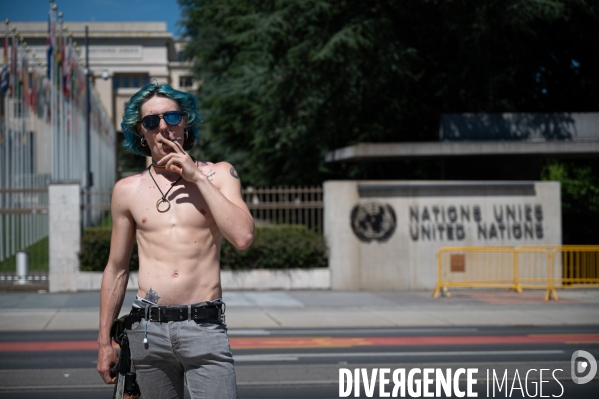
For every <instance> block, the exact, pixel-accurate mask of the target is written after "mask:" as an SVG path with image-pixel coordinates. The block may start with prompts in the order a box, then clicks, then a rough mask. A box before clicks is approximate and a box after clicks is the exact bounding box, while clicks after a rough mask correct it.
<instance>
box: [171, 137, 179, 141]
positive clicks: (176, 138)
mask: <svg viewBox="0 0 599 399" xmlns="http://www.w3.org/2000/svg"><path fill="white" fill-rule="evenodd" d="M177 140H181V137H175V138H174V139H171V141H177Z"/></svg>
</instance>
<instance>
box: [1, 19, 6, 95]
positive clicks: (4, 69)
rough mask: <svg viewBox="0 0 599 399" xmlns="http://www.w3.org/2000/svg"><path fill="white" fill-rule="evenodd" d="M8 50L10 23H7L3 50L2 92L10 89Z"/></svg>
mask: <svg viewBox="0 0 599 399" xmlns="http://www.w3.org/2000/svg"><path fill="white" fill-rule="evenodd" d="M7 50H8V25H6V32H4V51H3V52H2V74H1V75H0V93H2V94H4V93H6V91H7V90H8V57H7V56H6V52H7Z"/></svg>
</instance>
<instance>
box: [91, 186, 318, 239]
mask: <svg viewBox="0 0 599 399" xmlns="http://www.w3.org/2000/svg"><path fill="white" fill-rule="evenodd" d="M241 193H242V197H243V200H244V201H245V203H246V204H247V205H248V208H249V209H250V212H251V213H252V216H253V217H254V219H255V220H256V223H257V224H303V225H305V226H306V227H308V228H309V229H310V230H312V231H314V232H316V233H318V234H322V187H276V188H267V187H262V188H254V187H248V188H245V189H242V191H241ZM81 195H82V196H83V197H86V196H88V195H89V198H90V204H89V205H87V204H86V202H85V201H82V203H83V204H85V205H83V206H82V210H83V211H84V212H91V213H92V219H93V221H94V226H97V225H101V226H107V227H110V225H111V220H110V198H111V195H112V191H110V190H104V191H102V190H92V191H89V192H87V191H82V194H81Z"/></svg>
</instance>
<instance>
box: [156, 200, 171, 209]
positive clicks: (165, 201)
mask: <svg viewBox="0 0 599 399" xmlns="http://www.w3.org/2000/svg"><path fill="white" fill-rule="evenodd" d="M163 203H165V204H166V205H168V206H167V208H166V209H164V210H161V209H160V204H163ZM169 209H171V202H170V201H169V200H168V198H159V199H158V201H157V202H156V210H157V211H158V212H160V213H164V212H168V210H169Z"/></svg>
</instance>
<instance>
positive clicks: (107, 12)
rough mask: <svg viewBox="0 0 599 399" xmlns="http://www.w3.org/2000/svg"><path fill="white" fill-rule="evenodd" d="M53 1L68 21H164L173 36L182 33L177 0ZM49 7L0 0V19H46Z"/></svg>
mask: <svg viewBox="0 0 599 399" xmlns="http://www.w3.org/2000/svg"><path fill="white" fill-rule="evenodd" d="M55 3H56V5H57V6H58V11H62V14H63V21H64V22H65V23H66V24H67V25H68V23H69V22H85V21H98V22H105V21H106V22H109V21H112V22H119V21H164V22H166V23H167V30H168V31H169V32H171V33H172V34H173V36H174V37H181V33H182V30H181V28H180V27H179V26H178V25H177V22H178V21H179V19H180V11H179V10H180V9H179V5H178V4H177V0H55ZM49 9H50V2H49V1H48V0H0V19H1V20H2V21H5V20H6V19H7V18H8V19H9V20H10V21H15V22H16V21H28V22H29V21H48V10H49Z"/></svg>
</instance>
